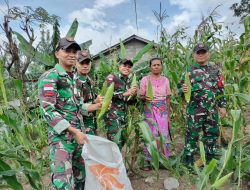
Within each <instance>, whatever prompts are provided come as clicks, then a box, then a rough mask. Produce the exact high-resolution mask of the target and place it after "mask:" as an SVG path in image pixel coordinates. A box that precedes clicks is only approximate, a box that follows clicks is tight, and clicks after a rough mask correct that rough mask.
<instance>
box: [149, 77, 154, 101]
mask: <svg viewBox="0 0 250 190" xmlns="http://www.w3.org/2000/svg"><path fill="white" fill-rule="evenodd" d="M148 97H149V98H150V100H153V88H152V83H151V80H148Z"/></svg>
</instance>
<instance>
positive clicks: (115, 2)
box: [0, 0, 242, 54]
mask: <svg viewBox="0 0 250 190" xmlns="http://www.w3.org/2000/svg"><path fill="white" fill-rule="evenodd" d="M239 1H240V0H136V2H137V20H138V31H137V29H136V19H135V18H136V16H135V7H134V0H39V1H38V0H9V4H10V7H13V6H20V7H21V6H32V7H34V8H36V7H38V6H41V7H43V8H45V9H46V10H47V11H48V12H49V13H50V14H55V15H58V16H59V17H60V18H61V20H60V25H61V28H60V32H61V36H64V35H65V34H66V32H67V31H68V29H69V26H70V24H71V23H72V21H73V20H74V18H77V19H78V21H79V28H78V32H77V34H76V40H77V42H79V43H82V42H84V41H87V40H90V39H91V40H92V41H93V44H92V46H91V47H90V51H91V53H92V54H96V53H98V52H99V51H101V50H103V49H105V48H107V47H109V46H110V45H113V44H115V43H118V42H119V39H125V38H127V37H129V36H131V35H133V34H136V35H138V36H140V37H143V38H146V39H148V40H154V41H156V42H157V25H158V23H157V20H156V18H155V16H154V14H153V10H155V11H157V12H158V11H159V7H160V2H161V3H162V9H163V10H166V12H167V14H168V16H169V17H168V18H167V19H166V22H165V23H164V26H165V28H166V30H167V32H168V33H170V34H171V33H173V32H174V31H176V28H177V27H178V26H186V27H189V29H188V30H187V32H188V33H189V34H190V35H193V33H194V30H195V28H196V27H197V25H198V24H199V23H200V21H201V17H202V15H204V16H207V15H208V13H209V12H211V10H212V9H214V8H215V7H216V6H217V5H219V4H221V5H222V6H221V7H219V8H218V9H217V12H218V14H219V15H220V16H218V18H217V20H218V21H221V22H224V23H225V24H226V25H229V27H230V28H232V30H233V31H235V32H236V33H241V32H242V26H241V25H239V19H238V18H235V17H233V11H231V10H230V9H229V7H230V6H231V5H232V4H233V3H235V2H236V3H237V2H239ZM5 13H6V7H5V3H4V0H0V16H1V17H3V15H4V14H5ZM1 22H2V18H1ZM16 27H17V26H16ZM50 28H51V27H50ZM13 30H15V28H14V27H13ZM0 34H1V36H0V37H1V38H3V33H2V32H0ZM37 34H38V35H40V34H39V32H37Z"/></svg>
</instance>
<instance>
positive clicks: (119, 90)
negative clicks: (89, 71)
mask: <svg viewBox="0 0 250 190" xmlns="http://www.w3.org/2000/svg"><path fill="white" fill-rule="evenodd" d="M106 81H107V86H110V85H111V84H112V82H114V93H113V98H112V104H111V107H110V109H111V110H113V109H114V110H121V111H125V110H127V106H128V103H130V102H128V101H127V99H128V97H124V96H123V93H124V92H126V91H127V90H128V89H129V88H130V86H131V78H127V77H123V75H122V74H121V73H119V74H110V75H109V76H108V77H107V79H106Z"/></svg>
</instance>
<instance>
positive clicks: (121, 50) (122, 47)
mask: <svg viewBox="0 0 250 190" xmlns="http://www.w3.org/2000/svg"><path fill="white" fill-rule="evenodd" d="M125 57H126V48H125V46H124V44H123V42H122V41H121V40H120V59H124V58H125Z"/></svg>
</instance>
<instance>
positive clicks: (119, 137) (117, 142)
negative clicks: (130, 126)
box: [114, 128, 122, 144]
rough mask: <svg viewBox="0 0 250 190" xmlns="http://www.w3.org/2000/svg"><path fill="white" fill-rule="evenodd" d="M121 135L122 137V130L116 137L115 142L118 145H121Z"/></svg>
mask: <svg viewBox="0 0 250 190" xmlns="http://www.w3.org/2000/svg"><path fill="white" fill-rule="evenodd" d="M121 135H122V128H120V129H119V130H118V132H117V133H116V135H115V136H114V142H115V143H116V144H119V141H120V139H121Z"/></svg>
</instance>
